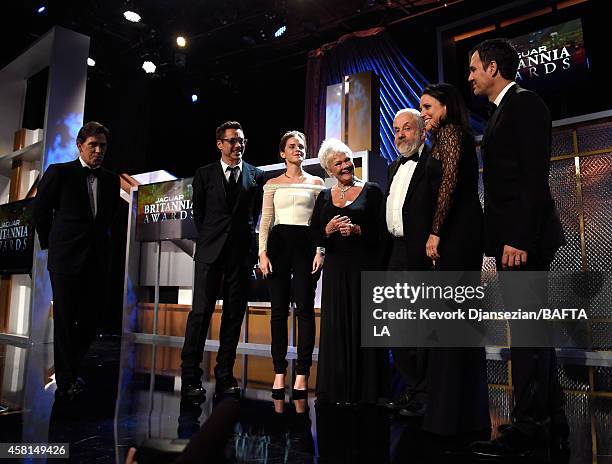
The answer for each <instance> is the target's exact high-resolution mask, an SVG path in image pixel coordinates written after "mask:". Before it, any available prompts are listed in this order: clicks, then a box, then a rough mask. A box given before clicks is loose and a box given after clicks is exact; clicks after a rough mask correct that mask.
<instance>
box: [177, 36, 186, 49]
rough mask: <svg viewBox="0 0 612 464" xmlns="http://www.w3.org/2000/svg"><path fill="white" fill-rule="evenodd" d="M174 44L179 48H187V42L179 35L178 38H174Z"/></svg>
mask: <svg viewBox="0 0 612 464" xmlns="http://www.w3.org/2000/svg"><path fill="white" fill-rule="evenodd" d="M176 44H177V45H178V46H179V47H181V48H183V47H185V46H187V40H186V39H185V37H183V36H180V35H179V36H178V37H177V38H176Z"/></svg>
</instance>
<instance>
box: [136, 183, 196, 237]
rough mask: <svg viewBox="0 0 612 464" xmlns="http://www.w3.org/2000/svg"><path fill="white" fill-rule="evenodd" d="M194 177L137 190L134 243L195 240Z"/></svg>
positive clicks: (146, 186)
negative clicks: (135, 241)
mask: <svg viewBox="0 0 612 464" xmlns="http://www.w3.org/2000/svg"><path fill="white" fill-rule="evenodd" d="M192 182H193V178H187V179H177V180H171V181H167V182H158V183H155V184H146V185H141V186H140V187H138V211H137V215H136V240H137V241H139V242H156V241H158V240H180V239H195V238H196V237H197V236H198V232H197V229H196V226H195V223H194V222H193V201H192V198H193V187H192V185H191V184H192Z"/></svg>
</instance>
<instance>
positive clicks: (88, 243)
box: [33, 121, 119, 399]
mask: <svg viewBox="0 0 612 464" xmlns="http://www.w3.org/2000/svg"><path fill="white" fill-rule="evenodd" d="M108 139H109V132H108V129H107V128H106V127H104V126H103V125H101V124H99V123H97V122H93V121H92V122H88V123H87V124H85V125H84V126H83V127H81V129H80V130H79V133H78V135H77V139H76V145H77V148H78V150H79V157H78V158H77V159H76V160H74V161H70V162H68V163H58V164H51V165H50V166H49V168H48V169H47V171H46V172H45V174H44V175H43V177H42V179H41V181H40V184H39V185H38V193H37V194H36V200H35V201H34V206H33V218H34V224H35V226H36V231H37V232H38V239H39V241H40V247H41V249H43V250H45V249H48V250H49V252H48V253H49V254H48V261H47V268H48V270H49V276H50V278H51V287H52V290H53V343H54V345H53V358H54V363H55V381H56V383H57V390H56V393H55V395H56V397H58V398H68V399H70V398H72V397H74V396H76V395H78V394H79V393H81V392H82V390H83V387H84V382H83V381H82V379H81V378H80V377H78V373H79V366H80V364H81V362H82V360H83V358H84V356H85V354H86V353H87V350H88V349H89V345H90V344H91V342H92V341H93V338H94V336H95V332H96V318H97V317H98V315H99V314H100V312H101V311H103V310H104V308H103V307H101V304H100V303H101V300H102V301H103V298H100V294H101V293H102V294H103V292H104V279H105V277H106V275H107V274H108V264H109V262H108V257H109V254H110V249H109V235H110V234H109V230H110V226H111V224H112V221H113V216H114V214H115V211H116V208H117V202H118V200H119V177H118V176H117V175H115V174H114V173H112V172H110V171H109V170H107V169H105V168H103V167H102V166H101V165H102V161H103V160H104V154H105V153H106V148H107V144H108Z"/></svg>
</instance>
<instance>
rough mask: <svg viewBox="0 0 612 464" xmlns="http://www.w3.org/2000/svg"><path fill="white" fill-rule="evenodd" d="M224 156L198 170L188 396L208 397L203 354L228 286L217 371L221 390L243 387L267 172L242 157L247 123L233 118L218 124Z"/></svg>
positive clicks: (185, 367) (185, 357)
mask: <svg viewBox="0 0 612 464" xmlns="http://www.w3.org/2000/svg"><path fill="white" fill-rule="evenodd" d="M216 138H217V148H218V149H219V151H220V152H221V160H220V161H215V162H214V163H211V164H208V165H206V166H203V167H201V168H199V169H198V170H197V171H196V174H195V177H194V179H193V217H194V220H195V223H196V226H197V228H198V239H197V247H196V253H195V256H194V260H195V281H194V289H193V305H192V308H191V312H190V313H189V317H188V319H187V328H186V330H185V343H184V345H183V351H182V353H181V359H182V361H183V362H182V366H181V368H182V374H181V377H182V387H181V393H182V395H183V396H184V397H191V398H202V397H203V396H204V395H205V393H206V392H205V391H204V389H203V388H202V383H201V378H202V373H203V372H202V369H201V368H200V363H201V362H202V355H203V350H204V345H205V343H206V337H207V334H208V327H209V325H210V318H211V317H212V314H213V312H214V310H215V301H216V299H217V295H218V294H219V289H220V288H221V285H222V283H223V287H222V298H223V315H222V317H221V330H220V335H219V351H218V353H217V365H216V366H215V377H216V379H217V383H216V387H215V389H216V392H217V393H220V394H237V393H239V392H240V388H239V387H238V383H237V382H236V379H235V378H234V375H233V369H234V361H235V359H236V347H237V345H238V338H239V336H240V328H241V325H242V320H243V318H244V313H245V311H246V304H247V290H248V286H249V278H250V275H251V271H252V269H253V265H254V264H255V263H256V262H257V244H256V243H255V225H256V224H257V220H258V217H259V213H260V211H261V202H262V187H263V183H264V173H263V171H262V170H261V169H258V168H256V167H255V166H251V165H250V164H248V163H246V162H245V161H243V160H242V154H243V153H244V149H245V146H246V139H245V138H244V133H243V131H242V126H241V125H240V124H239V123H237V122H234V121H228V122H226V123H224V124H222V125H221V126H219V127H218V128H217V132H216Z"/></svg>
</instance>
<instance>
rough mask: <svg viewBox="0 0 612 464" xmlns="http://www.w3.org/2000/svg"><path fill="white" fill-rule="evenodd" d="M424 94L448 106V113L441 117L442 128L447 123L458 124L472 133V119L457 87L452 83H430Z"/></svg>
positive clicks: (467, 132)
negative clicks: (469, 117) (470, 119)
mask: <svg viewBox="0 0 612 464" xmlns="http://www.w3.org/2000/svg"><path fill="white" fill-rule="evenodd" d="M422 95H429V96H430V97H432V98H435V99H436V100H438V101H439V102H440V103H442V104H443V105H444V106H446V115H445V116H444V117H442V118H440V126H439V127H438V129H437V130H440V128H441V127H442V126H445V125H447V124H456V125H457V126H459V127H461V128H462V129H463V131H464V132H465V133H466V134H471V133H472V129H471V127H470V121H469V119H468V111H467V107H466V106H465V101H464V100H463V97H462V96H461V93H460V92H459V90H457V87H455V86H454V85H451V84H445V83H441V84H430V85H428V86H427V87H425V90H423V94H422Z"/></svg>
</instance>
